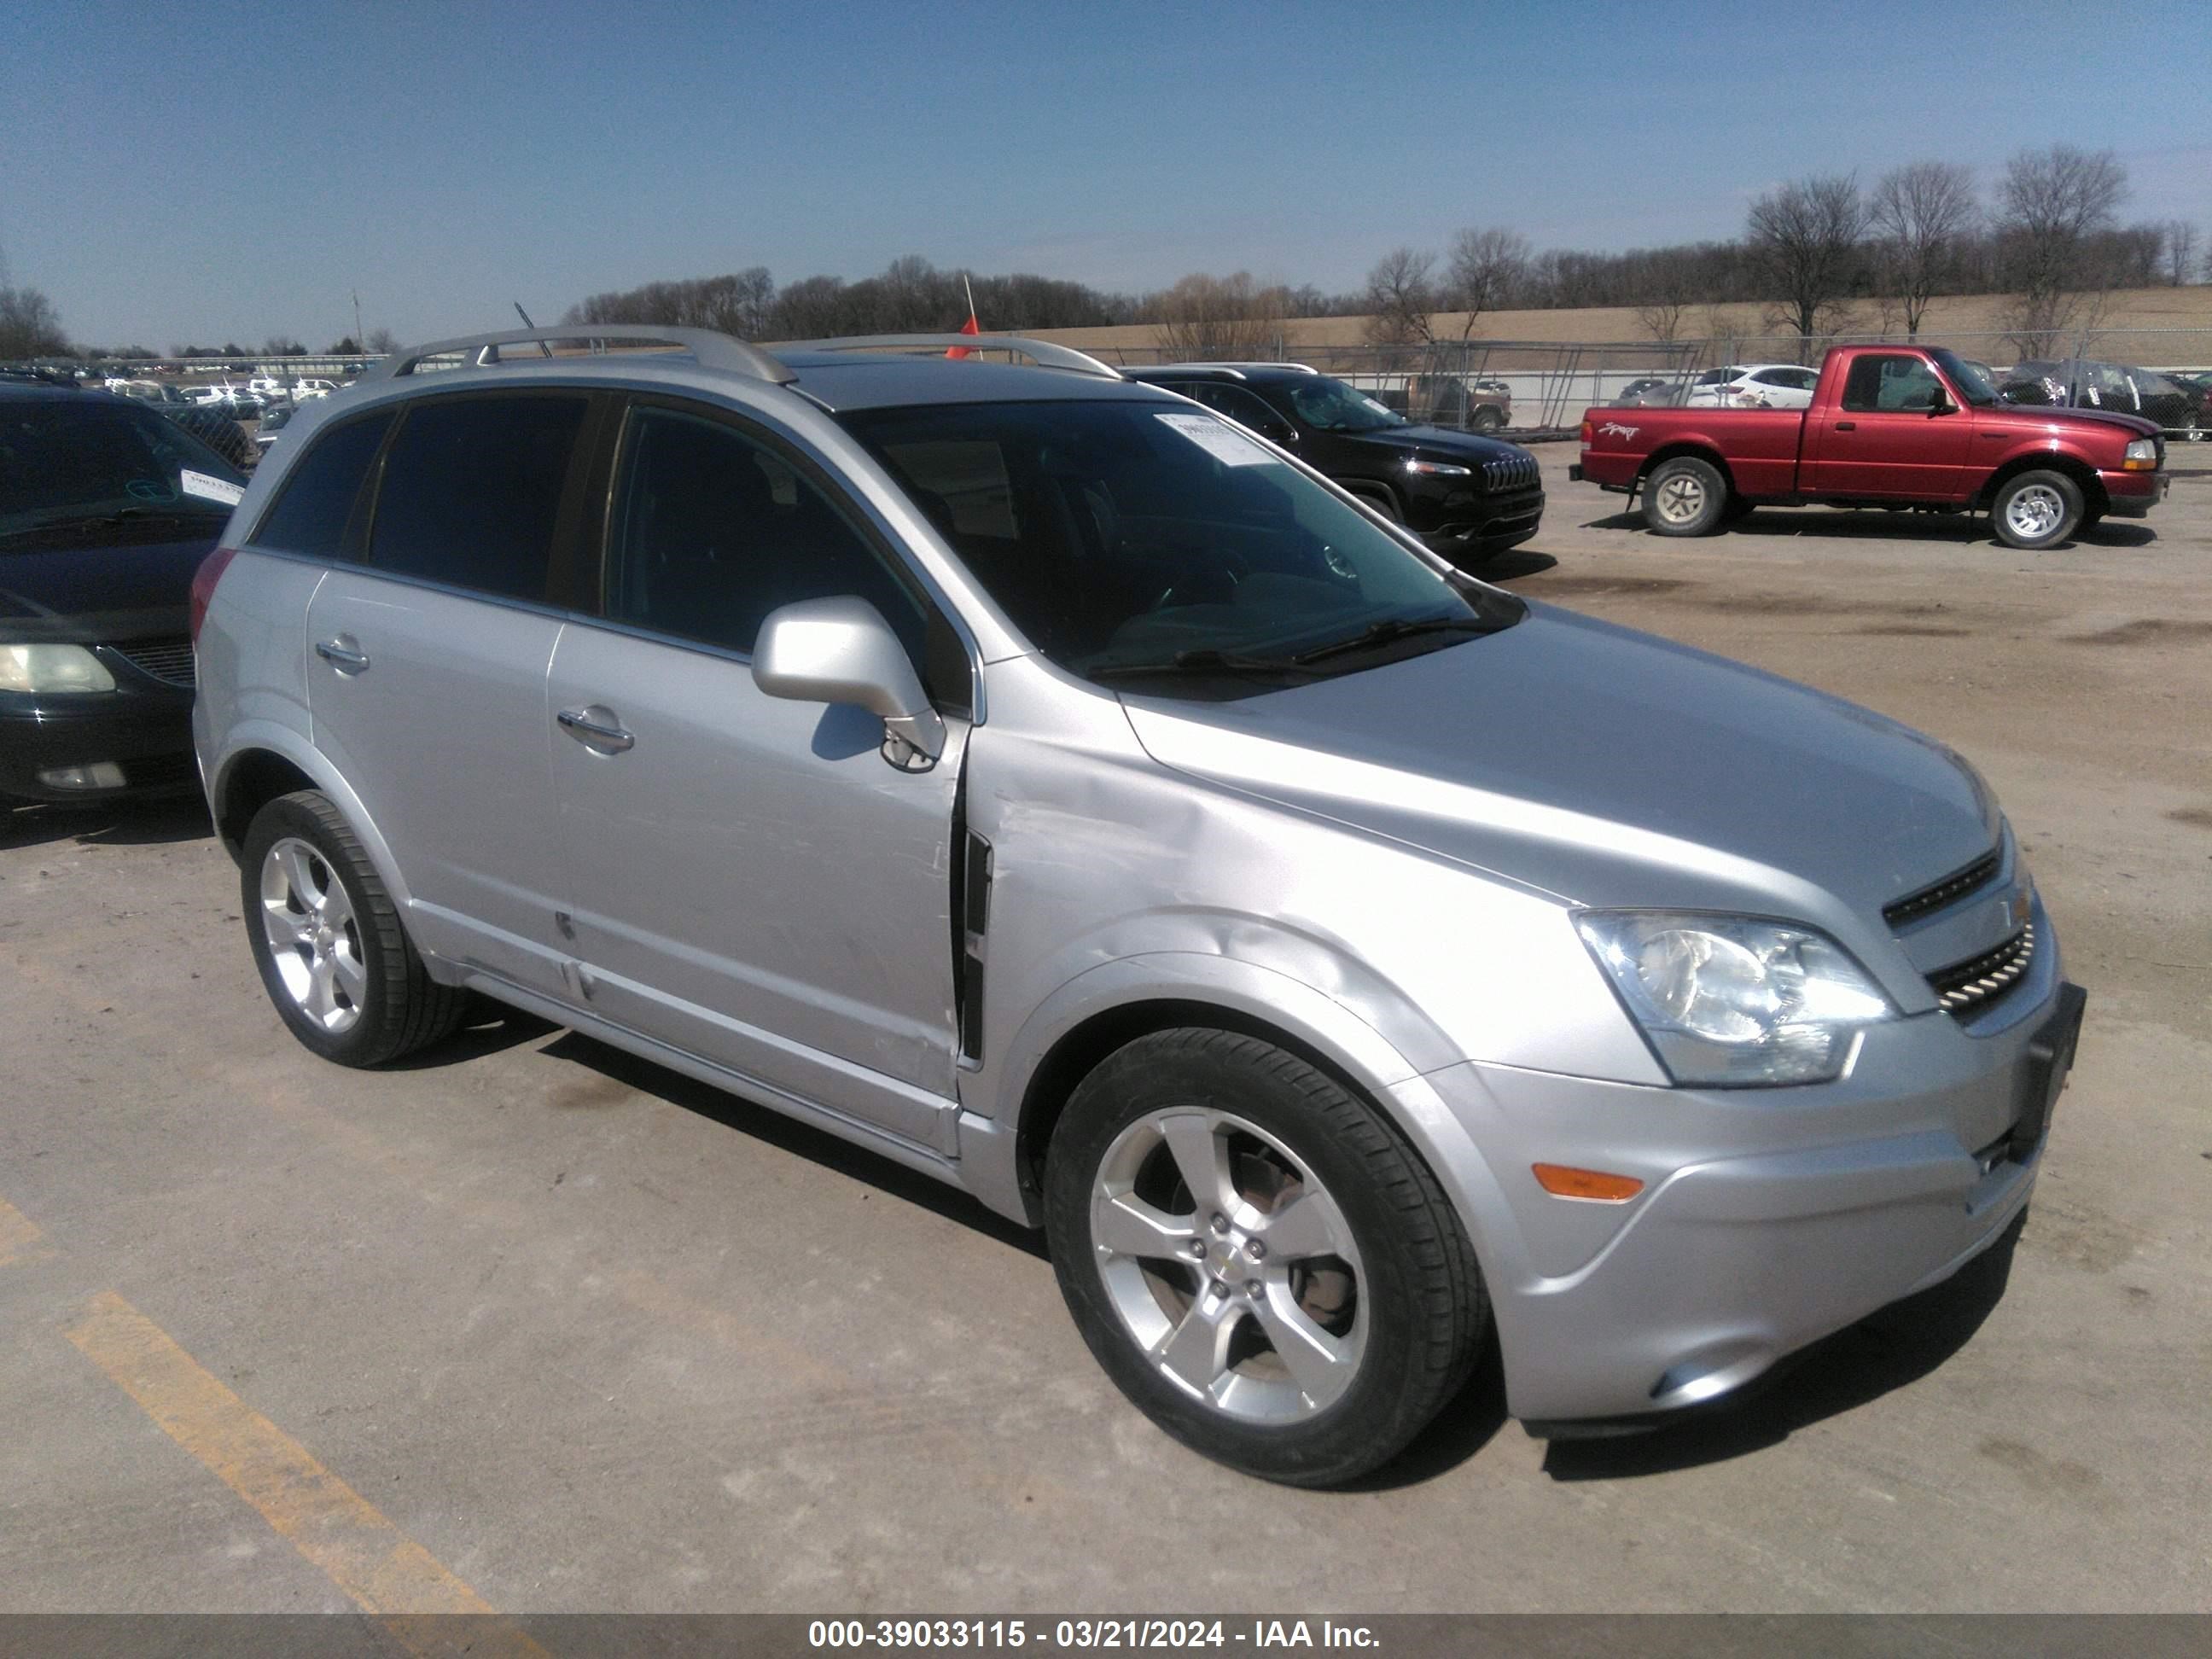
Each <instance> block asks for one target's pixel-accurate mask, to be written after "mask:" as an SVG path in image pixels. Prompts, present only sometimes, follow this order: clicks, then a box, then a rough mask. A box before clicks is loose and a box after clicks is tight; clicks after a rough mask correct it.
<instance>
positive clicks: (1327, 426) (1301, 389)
mask: <svg viewBox="0 0 2212 1659" xmlns="http://www.w3.org/2000/svg"><path fill="white" fill-rule="evenodd" d="M1291 408H1293V409H1295V410H1297V412H1298V418H1299V419H1300V420H1302V421H1304V422H1305V423H1306V424H1307V425H1308V426H1311V427H1318V428H1320V429H1321V430H1322V431H1323V432H1378V431H1380V430H1381V429H1382V428H1384V427H1386V426H1404V425H1407V420H1406V417H1405V416H1403V415H1401V414H1399V413H1398V412H1397V411H1396V410H1394V409H1391V408H1389V407H1388V406H1387V405H1385V404H1378V403H1376V401H1375V399H1374V398H1370V397H1369V396H1368V395H1367V394H1366V393H1365V392H1355V391H1354V390H1352V387H1350V386H1346V385H1345V383H1344V382H1343V381H1341V380H1332V379H1330V378H1329V377H1328V375H1326V374H1316V375H1314V376H1313V377H1312V378H1311V379H1308V378H1306V377H1304V376H1303V375H1301V376H1300V377H1299V379H1298V382H1297V385H1296V386H1293V387H1292V388H1291Z"/></svg>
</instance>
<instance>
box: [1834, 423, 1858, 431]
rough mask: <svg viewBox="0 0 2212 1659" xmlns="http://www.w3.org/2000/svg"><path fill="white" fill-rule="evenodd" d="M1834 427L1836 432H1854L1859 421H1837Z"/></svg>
mask: <svg viewBox="0 0 2212 1659" xmlns="http://www.w3.org/2000/svg"><path fill="white" fill-rule="evenodd" d="M1834 429H1835V430H1836V431H1838V432H1856V431H1857V430H1858V429H1859V423H1858V422H1857V421H1838V422H1836V424H1835V428H1834Z"/></svg>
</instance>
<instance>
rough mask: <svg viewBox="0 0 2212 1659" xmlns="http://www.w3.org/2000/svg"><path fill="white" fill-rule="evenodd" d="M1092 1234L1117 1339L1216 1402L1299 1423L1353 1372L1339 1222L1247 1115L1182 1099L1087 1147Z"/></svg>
mask: <svg viewBox="0 0 2212 1659" xmlns="http://www.w3.org/2000/svg"><path fill="white" fill-rule="evenodd" d="M1091 1245H1092V1252H1093V1255H1094V1256H1095V1258H1096V1261H1097V1268H1098V1273H1099V1276H1100V1278H1101V1279H1102V1280H1103V1283H1104V1285H1105V1287H1106V1292H1107V1296H1108V1298H1109V1301H1110V1302H1111V1303H1112V1304H1113V1307H1114V1310H1115V1313H1116V1314H1117V1315H1118V1316H1120V1319H1121V1324H1122V1326H1123V1328H1124V1329H1125V1330H1126V1331H1127V1334H1128V1335H1129V1337H1130V1338H1131V1339H1132V1340H1133V1341H1134V1342H1135V1343H1136V1344H1137V1346H1138V1347H1139V1349H1140V1350H1142V1351H1143V1352H1144V1354H1145V1356H1146V1358H1147V1359H1148V1360H1149V1361H1150V1362H1151V1363H1152V1364H1153V1365H1155V1366H1156V1367H1157V1368H1158V1370H1159V1372H1160V1374H1161V1375H1162V1376H1164V1377H1166V1378H1167V1379H1168V1381H1169V1382H1170V1383H1174V1384H1175V1385H1176V1387H1178V1388H1180V1389H1183V1390H1184V1391H1185V1392H1186V1393H1188V1394H1189V1395H1192V1396H1193V1397H1194V1398H1196V1399H1198V1400H1199V1401H1202V1402H1204V1403H1205V1404H1206V1405H1209V1406H1211V1407H1213V1408H1215V1409H1216V1410H1218V1411H1220V1412H1221V1413H1224V1414H1225V1415H1226V1416H1229V1417H1232V1418H1236V1419H1242V1420H1243V1421H1246V1422H1250V1423H1255V1424H1261V1425H1283V1424H1287V1423H1293V1422H1297V1421H1298V1420H1300V1419H1304V1418H1308V1417H1310V1416H1312V1415H1314V1414H1316V1413H1319V1412H1322V1411H1325V1410H1327V1409H1328V1407H1330V1406H1331V1405H1333V1404H1334V1403H1335V1402H1336V1401H1338V1400H1340V1399H1341V1398H1342V1397H1343V1395H1344V1394H1345V1391H1346V1389H1349V1388H1350V1387H1351V1386H1352V1381H1353V1379H1354V1377H1355V1376H1357V1375H1358V1370H1359V1364H1360V1359H1361V1357H1362V1355H1363V1354H1364V1352H1365V1348H1366V1340H1367V1315H1366V1308H1365V1298H1364V1295H1363V1294H1362V1291H1363V1289H1364V1284H1363V1276H1362V1272H1361V1268H1360V1263H1359V1252H1358V1247H1357V1245H1356V1244H1355V1243H1353V1240H1352V1230H1351V1227H1350V1225H1348V1224H1347V1223H1346V1220H1345V1217H1344V1213H1343V1212H1342V1211H1341V1210H1340V1208H1339V1207H1338V1206H1337V1203H1336V1200H1334V1198H1332V1197H1331V1196H1330V1195H1329V1194H1328V1190H1327V1189H1326V1188H1323V1187H1322V1184H1321V1182H1320V1181H1319V1180H1318V1179H1316V1176H1314V1174H1313V1171H1312V1169H1311V1167H1310V1165H1308V1164H1305V1163H1304V1162H1303V1161H1302V1160H1301V1159H1299V1158H1297V1157H1296V1155H1295V1154H1293V1153H1292V1152H1291V1151H1290V1150H1289V1149H1288V1148H1287V1147H1285V1146H1283V1145H1282V1144H1281V1142H1280V1141H1279V1140H1278V1139H1276V1138H1275V1137H1273V1135H1271V1134H1269V1133H1267V1132H1266V1131H1265V1130H1262V1129H1261V1128H1259V1127H1257V1126H1255V1125H1254V1124H1252V1123H1250V1122H1248V1121H1245V1120H1244V1119H1243V1118H1239V1117H1235V1116H1232V1115H1230V1114H1228V1113H1226V1112H1220V1111H1216V1110H1213V1109H1211V1108H1207V1107H1202V1106H1196V1105H1192V1106H1182V1107H1176V1108H1171V1109H1166V1110H1162V1111H1157V1112H1152V1113H1148V1114H1146V1115H1145V1116H1143V1117H1140V1118H1139V1119H1138V1120H1137V1121H1135V1122H1133V1123H1132V1124H1130V1125H1129V1126H1128V1127H1127V1128H1125V1129H1124V1130H1123V1131H1122V1132H1121V1134H1120V1135H1118V1136H1117V1137H1116V1138H1115V1141H1114V1143H1113V1145H1112V1146H1109V1148H1108V1149H1107V1152H1106V1155H1105V1157H1104V1158H1102V1159H1101V1160H1100V1161H1099V1164H1098V1174H1097V1179H1096V1181H1095V1182H1094V1183H1093V1186H1092V1191H1091Z"/></svg>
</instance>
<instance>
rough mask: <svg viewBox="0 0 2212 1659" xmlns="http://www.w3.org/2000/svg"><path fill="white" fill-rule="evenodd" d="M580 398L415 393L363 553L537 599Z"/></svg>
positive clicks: (385, 564)
mask: <svg viewBox="0 0 2212 1659" xmlns="http://www.w3.org/2000/svg"><path fill="white" fill-rule="evenodd" d="M589 406H590V405H589V403H588V400H587V399H586V398H584V397H582V396H580V395H577V396H557V395H556V396H550V397H549V396H531V395H513V394H498V395H494V396H491V397H471V396H464V397H447V398H426V399H424V400H423V401H422V402H420V403H417V404H412V405H410V407H409V409H408V410H407V412H406V416H405V418H404V421H403V422H402V423H401V425H400V428H399V434H398V436H397V437H395V438H394V439H393V440H392V447H391V449H390V451H389V453H387V454H386V457H385V462H384V479H383V483H381V485H380V487H379V488H378V490H377V496H376V514H375V519H374V527H373V529H372V530H371V532H370V541H369V555H368V562H369V563H370V564H372V565H374V566H375V567H377V568H380V569H382V570H388V571H392V572H393V573H395V574H401V575H409V576H421V577H424V578H427V579H428V580H432V581H440V582H448V583H451V584H452V585H453V586H456V587H465V588H469V589H471V590H473V591H475V592H482V593H488V594H492V595H495V596H497V597H500V598H502V599H533V600H542V599H544V598H545V597H546V586H547V581H548V578H549V573H550V570H551V568H552V562H553V533H554V528H555V526H556V524H557V523H558V522H559V520H560V511H561V494H562V489H563V488H564V487H565V485H566V483H567V482H568V471H569V467H570V465H571V463H572V461H573V459H574V451H575V448H576V439H577V436H578V435H579V434H580V432H581V431H582V429H583V425H584V415H585V411H586V409H588V408H589Z"/></svg>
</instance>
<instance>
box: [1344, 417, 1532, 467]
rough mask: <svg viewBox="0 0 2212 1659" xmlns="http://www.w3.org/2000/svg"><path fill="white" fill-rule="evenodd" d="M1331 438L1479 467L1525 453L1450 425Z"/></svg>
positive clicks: (1386, 429) (1388, 428)
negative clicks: (1462, 462) (1465, 462)
mask: <svg viewBox="0 0 2212 1659" xmlns="http://www.w3.org/2000/svg"><path fill="white" fill-rule="evenodd" d="M1329 436H1330V437H1332V438H1335V439H1338V440H1340V441H1344V442H1346V443H1355V444H1368V445H1372V446H1373V447H1376V448H1377V449H1385V450H1394V451H1397V452H1400V453H1405V454H1409V455H1411V454H1419V455H1425V456H1433V457H1435V458H1436V459H1438V460H1449V461H1467V462H1472V463H1473V464H1474V465H1475V466H1477V467H1480V466H1481V465H1482V464H1483V463H1484V462H1485V461H1502V460H1506V459H1510V457H1512V456H1516V455H1519V454H1521V453H1523V452H1522V448H1521V447H1520V446H1519V445H1518V444H1509V443H1504V442H1501V441H1499V440H1498V439H1496V438H1484V437H1479V436H1477V435H1475V434H1474V433H1472V432H1456V431H1454V430H1453V429H1452V428H1450V427H1448V426H1386V427H1381V428H1377V429H1376V430H1375V431H1373V432H1332V433H1330V434H1329Z"/></svg>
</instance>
